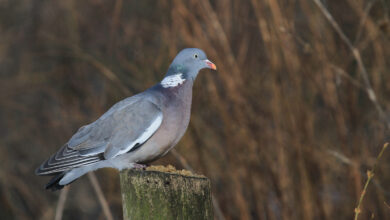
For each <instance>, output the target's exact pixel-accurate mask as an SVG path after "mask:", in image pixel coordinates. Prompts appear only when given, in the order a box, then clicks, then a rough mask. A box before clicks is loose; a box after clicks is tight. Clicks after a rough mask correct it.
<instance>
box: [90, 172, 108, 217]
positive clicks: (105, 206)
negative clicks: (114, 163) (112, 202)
mask: <svg viewBox="0 0 390 220" xmlns="http://www.w3.org/2000/svg"><path fill="white" fill-rule="evenodd" d="M88 178H89V181H91V184H92V187H93V189H94V190H95V193H96V195H97V197H98V199H99V203H100V205H101V206H102V209H103V213H104V215H105V216H106V219H107V220H113V219H114V218H113V217H112V213H111V211H110V207H109V206H108V202H107V200H106V198H105V197H104V195H103V192H102V189H101V187H100V185H99V182H98V181H97V178H96V175H95V173H93V172H89V173H88Z"/></svg>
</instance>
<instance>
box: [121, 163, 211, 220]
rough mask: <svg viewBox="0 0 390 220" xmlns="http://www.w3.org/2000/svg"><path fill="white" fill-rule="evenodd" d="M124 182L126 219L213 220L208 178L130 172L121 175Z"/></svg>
mask: <svg viewBox="0 0 390 220" xmlns="http://www.w3.org/2000/svg"><path fill="white" fill-rule="evenodd" d="M183 174H184V175H183ZM120 181H121V190H122V202H123V218H124V219H125V220H129V219H131V220H136V219H213V208H212V205H211V189H210V181H209V180H208V179H207V178H206V177H203V176H198V175H188V173H185V172H184V173H183V172H161V171H157V170H156V169H153V170H150V169H147V170H133V169H129V170H123V171H121V172H120Z"/></svg>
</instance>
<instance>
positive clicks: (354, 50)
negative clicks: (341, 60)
mask: <svg viewBox="0 0 390 220" xmlns="http://www.w3.org/2000/svg"><path fill="white" fill-rule="evenodd" d="M313 1H314V3H315V4H316V5H317V6H318V8H319V9H320V11H321V12H322V14H324V16H325V18H326V19H327V20H328V21H329V23H330V24H331V25H332V27H333V29H335V31H336V32H337V34H338V35H339V36H340V38H341V39H342V40H343V41H344V43H345V44H347V46H348V48H349V49H350V50H351V52H352V55H353V56H354V58H355V60H356V62H357V64H358V68H359V70H360V71H359V72H360V75H361V76H362V78H363V81H364V85H365V89H366V91H367V94H368V98H369V99H370V101H371V102H372V103H373V104H374V106H375V108H376V110H377V111H378V113H379V117H380V118H381V119H382V120H383V121H384V123H385V125H386V128H387V129H390V121H388V120H387V118H386V115H385V113H384V111H383V109H382V107H381V106H380V105H379V103H378V100H377V97H376V95H375V92H374V90H373V88H372V86H371V83H370V80H369V78H368V73H367V70H366V67H365V66H364V64H363V61H362V58H361V56H360V52H359V50H358V49H357V48H356V47H355V46H353V44H352V43H351V41H350V40H349V39H348V37H347V36H346V35H345V34H344V32H343V31H342V30H341V28H340V26H339V25H338V24H337V22H336V21H335V20H334V18H333V16H332V15H331V14H330V13H329V11H328V10H327V9H326V8H325V6H324V5H323V4H322V3H321V1H320V0H313Z"/></svg>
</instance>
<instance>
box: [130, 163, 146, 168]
mask: <svg viewBox="0 0 390 220" xmlns="http://www.w3.org/2000/svg"><path fill="white" fill-rule="evenodd" d="M146 167H147V165H145V164H140V163H135V164H134V166H133V168H134V169H143V170H144V169H145V168H146Z"/></svg>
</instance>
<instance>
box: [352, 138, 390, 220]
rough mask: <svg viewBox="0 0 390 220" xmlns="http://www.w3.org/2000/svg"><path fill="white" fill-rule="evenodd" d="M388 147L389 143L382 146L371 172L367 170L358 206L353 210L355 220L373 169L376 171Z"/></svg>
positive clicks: (372, 175)
mask: <svg viewBox="0 0 390 220" xmlns="http://www.w3.org/2000/svg"><path fill="white" fill-rule="evenodd" d="M388 145H389V143H385V144H384V145H383V148H382V150H381V152H380V153H379V155H378V157H377V158H376V160H375V163H374V166H373V168H372V169H371V170H368V171H367V181H366V183H365V184H364V188H363V191H362V193H361V194H360V198H359V202H358V204H357V206H356V208H355V210H354V211H355V218H354V219H355V220H357V219H358V217H359V213H360V212H361V209H360V206H361V204H362V202H363V198H364V196H365V195H366V193H367V187H368V184H369V183H370V182H371V179H372V178H373V177H374V174H375V169H376V167H377V165H378V163H379V159H380V158H381V157H382V154H383V152H384V151H385V150H386V148H387V146H388Z"/></svg>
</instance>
